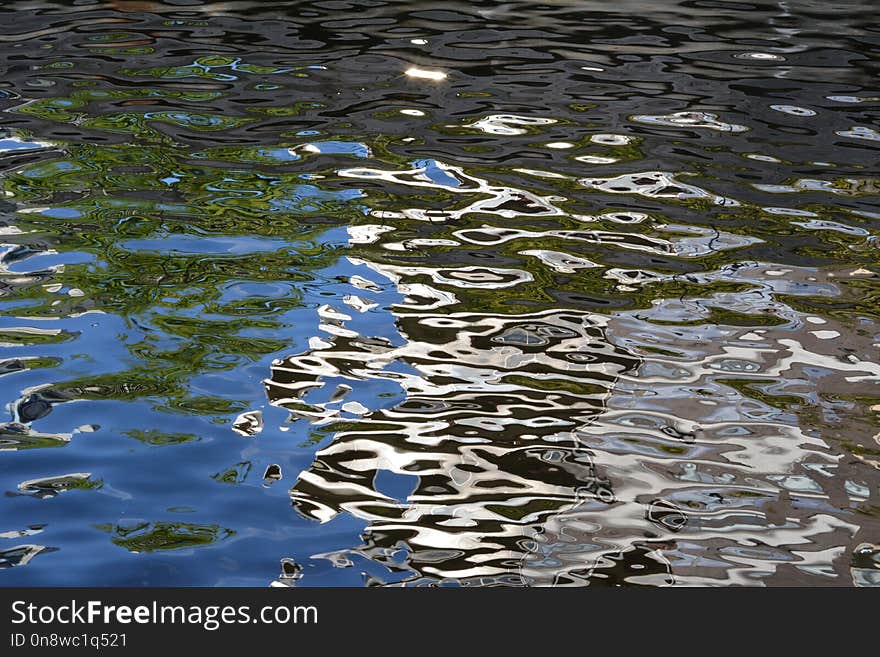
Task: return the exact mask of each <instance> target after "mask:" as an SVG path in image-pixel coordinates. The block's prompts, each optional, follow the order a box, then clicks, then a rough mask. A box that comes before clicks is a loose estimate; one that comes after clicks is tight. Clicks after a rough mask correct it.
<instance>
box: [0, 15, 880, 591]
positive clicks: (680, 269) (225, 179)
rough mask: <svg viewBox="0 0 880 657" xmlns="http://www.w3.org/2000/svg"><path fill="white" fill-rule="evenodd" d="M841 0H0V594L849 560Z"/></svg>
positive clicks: (879, 451) (867, 96) (852, 49)
mask: <svg viewBox="0 0 880 657" xmlns="http://www.w3.org/2000/svg"><path fill="white" fill-rule="evenodd" d="M875 9H876V8H875V7H874V3H872V2H868V1H867V0H864V1H861V2H859V1H853V2H841V3H827V2H818V1H813V0H804V1H799V2H714V1H708V0H706V1H699V0H687V1H681V2H678V3H673V2H663V3H660V2H656V3H655V2H630V1H628V0H622V1H618V2H615V3H611V4H609V3H604V2H602V3H600V2H548V3H544V4H533V3H522V2H509V3H490V2H481V3H461V4H459V3H457V2H419V3H401V2H378V1H369V2H367V1H364V2H354V1H352V2H345V1H328V2H298V3H290V4H282V3H259V2H235V1H234V2H224V3H216V4H212V3H198V2H195V1H194V0H193V1H186V2H183V1H178V2H175V3H169V4H159V3H152V2H49V1H42V0H41V1H35V2H20V3H10V4H8V5H6V6H4V7H3V8H2V9H0V12H2V13H0V19H2V23H3V25H4V27H3V29H2V33H0V50H2V59H0V72H2V75H0V110H2V114H0V118H2V128H0V130H2V132H0V184H2V190H3V191H2V194H3V198H2V199H0V395H2V402H3V404H4V405H5V411H4V412H5V414H6V415H5V418H3V423H2V425H0V451H2V454H0V489H2V491H3V492H4V494H5V495H4V497H2V498H0V569H3V572H2V573H0V584H2V585H135V586H140V585H147V586H148V585H207V586H212V585H219V586H237V585H256V586H265V585H269V584H276V585H298V586H338V585H346V586H380V585H445V586H484V585H510V586H536V585H574V586H582V585H591V586H596V585H599V586H605V585H625V586H637V585H647V586H668V585H810V586H826V585H830V586H853V585H856V586H867V585H877V584H878V583H880V473H878V469H880V444H878V443H880V426H878V425H880V421H878V420H880V418H878V413H880V399H878V398H880V394H878V383H880V364H878V362H880V359H878V356H880V351H878V350H880V325H878V322H880V312H878V301H880V278H878V272H880V258H878V251H877V248H878V241H877V240H878V237H877V236H878V234H880V232H878V231H880V205H878V197H880V172H878V162H880V157H878V156H880V86H878V84H877V80H878V73H880V65H878V61H880V60H878V52H880V49H878V44H880V40H878V38H880V31H878V28H877V23H876V11H875Z"/></svg>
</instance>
